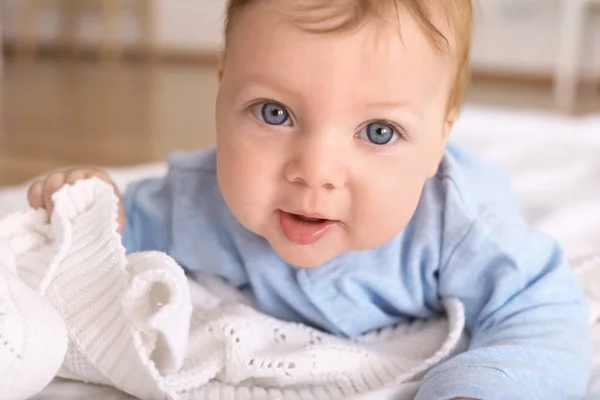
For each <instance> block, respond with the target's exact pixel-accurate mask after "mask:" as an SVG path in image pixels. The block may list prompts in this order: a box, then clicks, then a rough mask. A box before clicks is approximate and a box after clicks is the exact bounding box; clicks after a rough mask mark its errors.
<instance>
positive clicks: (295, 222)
mask: <svg viewBox="0 0 600 400" xmlns="http://www.w3.org/2000/svg"><path fill="white" fill-rule="evenodd" d="M279 221H280V225H281V229H282V231H283V233H284V235H285V236H286V237H287V238H288V239H289V240H290V241H291V242H293V243H296V244H302V245H308V244H313V243H315V242H317V241H318V240H319V239H321V238H322V237H323V236H324V235H325V234H326V232H327V231H328V230H329V228H331V227H333V226H335V225H337V224H338V222H339V221H334V220H330V219H325V218H320V216H307V215H302V214H296V213H288V212H285V211H282V210H280V212H279Z"/></svg>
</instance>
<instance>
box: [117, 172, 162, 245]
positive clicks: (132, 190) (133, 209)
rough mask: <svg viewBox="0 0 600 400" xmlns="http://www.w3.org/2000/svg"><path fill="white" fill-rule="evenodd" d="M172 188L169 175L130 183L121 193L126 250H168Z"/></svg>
mask: <svg viewBox="0 0 600 400" xmlns="http://www.w3.org/2000/svg"><path fill="white" fill-rule="evenodd" d="M172 202H173V199H172V190H171V182H170V179H169V175H167V176H166V177H164V178H151V179H145V180H141V181H138V182H134V183H132V184H130V185H129V186H128V187H127V189H126V190H125V194H124V195H123V205H124V208H125V219H126V222H125V228H124V229H123V233H122V237H123V245H124V246H125V249H126V250H127V253H128V254H129V253H134V252H138V251H150V250H155V251H162V252H168V249H169V247H170V242H171V220H172Z"/></svg>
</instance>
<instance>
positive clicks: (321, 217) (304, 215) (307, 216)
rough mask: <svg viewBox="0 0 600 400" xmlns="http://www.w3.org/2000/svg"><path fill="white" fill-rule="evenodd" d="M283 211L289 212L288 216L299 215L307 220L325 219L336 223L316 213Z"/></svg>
mask: <svg viewBox="0 0 600 400" xmlns="http://www.w3.org/2000/svg"><path fill="white" fill-rule="evenodd" d="M282 211H283V212H287V213H288V214H294V215H299V216H301V217H305V218H314V219H325V220H328V221H335V220H333V219H331V218H327V217H326V216H324V215H322V214H319V213H314V212H305V211H301V210H293V211H286V210H282Z"/></svg>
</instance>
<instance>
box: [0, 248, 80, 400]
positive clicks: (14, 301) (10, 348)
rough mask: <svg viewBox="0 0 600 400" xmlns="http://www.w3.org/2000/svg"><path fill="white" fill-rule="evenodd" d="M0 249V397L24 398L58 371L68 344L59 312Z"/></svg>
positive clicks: (45, 383) (10, 398)
mask: <svg viewBox="0 0 600 400" xmlns="http://www.w3.org/2000/svg"><path fill="white" fill-rule="evenodd" d="M2 258H3V257H2V254H1V252H0V399H2V400H13V399H27V398H29V397H31V396H33V395H34V394H36V393H38V392H39V391H41V390H42V389H43V388H44V387H46V385H48V384H49V383H50V381H51V380H52V379H53V378H54V376H55V375H56V373H57V372H58V370H59V368H60V366H61V364H62V362H63V359H64V357H65V353H66V350H67V344H68V335H67V331H66V328H65V325H64V322H63V320H62V318H61V317H60V315H58V313H57V312H56V311H55V310H54V308H52V306H51V305H50V303H49V302H48V301H47V300H46V299H44V298H43V297H42V296H41V295H39V294H38V293H36V292H34V291H33V290H32V289H31V288H30V287H29V286H27V285H25V283H23V282H22V281H21V280H20V279H19V278H18V276H17V275H16V274H15V272H14V270H12V269H11V268H10V266H9V265H7V263H5V262H3V259H2Z"/></svg>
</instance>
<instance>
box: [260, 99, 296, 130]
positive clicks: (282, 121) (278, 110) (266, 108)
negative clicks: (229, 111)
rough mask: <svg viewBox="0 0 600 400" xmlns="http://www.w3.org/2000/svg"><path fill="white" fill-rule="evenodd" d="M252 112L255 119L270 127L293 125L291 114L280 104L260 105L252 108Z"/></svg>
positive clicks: (267, 103)
mask: <svg viewBox="0 0 600 400" xmlns="http://www.w3.org/2000/svg"><path fill="white" fill-rule="evenodd" d="M250 112H252V115H254V117H255V118H257V119H258V120H260V121H262V122H264V123H267V124H269V125H291V124H292V120H291V118H290V114H289V112H288V111H287V109H286V108H285V107H284V106H282V105H281V104H279V103H274V102H266V103H258V104H255V105H253V106H252V107H251V108H250Z"/></svg>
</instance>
